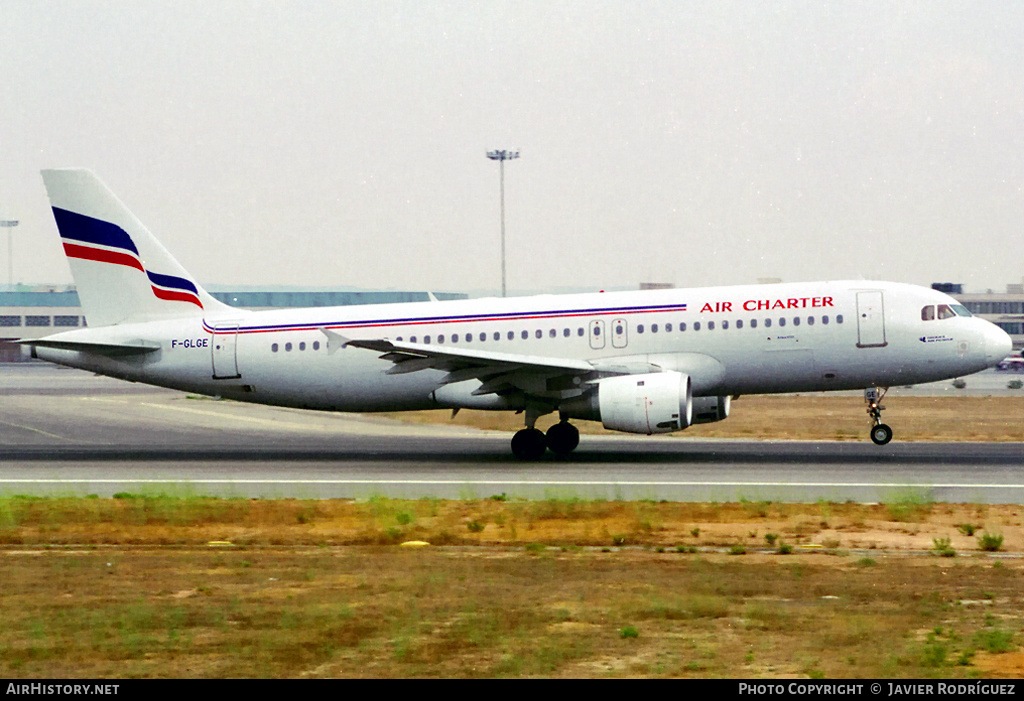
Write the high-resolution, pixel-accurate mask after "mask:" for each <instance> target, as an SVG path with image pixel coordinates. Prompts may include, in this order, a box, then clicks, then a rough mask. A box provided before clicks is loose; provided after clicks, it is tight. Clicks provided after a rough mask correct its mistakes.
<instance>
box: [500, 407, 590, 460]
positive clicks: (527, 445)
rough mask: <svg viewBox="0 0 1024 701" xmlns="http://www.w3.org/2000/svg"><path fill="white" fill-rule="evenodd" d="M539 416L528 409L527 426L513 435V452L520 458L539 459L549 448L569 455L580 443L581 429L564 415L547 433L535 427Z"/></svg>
mask: <svg viewBox="0 0 1024 701" xmlns="http://www.w3.org/2000/svg"><path fill="white" fill-rule="evenodd" d="M536 422H537V416H536V415H534V414H533V413H532V412H530V411H527V414H526V428H524V429H521V430H519V431H517V432H516V434H515V435H514V436H512V454H513V455H515V456H516V457H517V458H519V459H520V460H539V459H540V458H541V457H542V456H543V455H544V452H545V451H546V450H548V449H550V450H551V452H552V453H554V454H555V455H558V456H559V457H561V456H565V455H568V454H569V453H571V452H572V451H574V450H575V449H576V446H578V445H579V444H580V431H579V429H578V428H576V427H575V426H573V425H572V424H571V423H569V422H568V421H567V420H566V419H565V417H564V416H563V417H562V418H561V420H560V421H559V422H558V423H557V424H555V425H554V426H552V427H551V428H549V429H548V432H547V433H546V434H545V433H544V432H543V431H541V430H540V429H538V428H535V427H534V424H535V423H536Z"/></svg>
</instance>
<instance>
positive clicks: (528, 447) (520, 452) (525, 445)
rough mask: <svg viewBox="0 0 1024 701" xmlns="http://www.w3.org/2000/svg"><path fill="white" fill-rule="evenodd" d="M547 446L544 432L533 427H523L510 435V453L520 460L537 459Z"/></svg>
mask: <svg viewBox="0 0 1024 701" xmlns="http://www.w3.org/2000/svg"><path fill="white" fill-rule="evenodd" d="M547 448H548V444H547V441H546V440H545V439H544V433H543V432H542V431H539V430H537V429H535V428H524V429H522V430H521V431H516V435H514V436H512V454H513V455H515V456H516V457H517V458H519V459H520V460H539V459H540V458H541V456H543V455H544V451H545V450H547Z"/></svg>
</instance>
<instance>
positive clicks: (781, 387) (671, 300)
mask: <svg viewBox="0 0 1024 701" xmlns="http://www.w3.org/2000/svg"><path fill="white" fill-rule="evenodd" d="M42 176H43V181H44V184H45V187H46V190H47V194H48V195H49V199H50V203H51V205H52V208H53V214H54V218H55V220H56V224H57V229H58V231H59V233H60V237H61V241H62V243H63V246H64V252H65V254H66V255H67V258H68V262H69V265H70V267H71V272H72V275H73V277H74V280H75V283H76V285H77V288H78V294H79V298H80V301H81V304H82V307H83V310H84V314H85V317H86V322H87V324H88V326H87V327H85V328H79V329H74V330H69V331H63V332H60V333H56V334H53V335H49V336H46V337H42V338H32V339H22V340H21V341H19V342H20V343H23V344H27V345H28V346H30V347H31V349H32V356H33V357H35V358H40V359H43V360H47V361H50V362H53V363H59V364H61V365H68V366H71V367H76V368H81V369H84V370H89V371H92V372H95V373H99V374H101V375H109V376H111V377H116V378H121V379H124V380H130V381H134V382H142V383H147V384H151V385H157V386H160V387H168V388H172V389H177V390H183V391H187V392H193V393H199V394H205V395H212V396H219V397H229V398H231V399H235V400H239V401H243V402H253V403H258V404H270V405H277V406H285V407H297V408H304V409H315V410H326V411H347V412H380V411H399V410H418V409H436V408H448V409H452V411H453V416H454V413H455V412H457V411H458V410H460V409H485V410H505V411H515V412H518V413H522V414H523V415H524V423H525V426H524V428H523V429H521V430H519V431H518V432H516V433H515V434H514V436H513V438H512V446H511V447H512V453H513V454H514V456H515V457H516V458H518V459H520V460H537V459H539V458H541V457H542V456H543V455H544V454H545V453H546V452H547V451H549V450H550V451H551V452H552V453H554V454H555V455H557V456H565V455H567V454H569V453H571V452H572V451H573V450H574V449H575V448H576V447H577V446H578V444H579V441H580V436H579V430H578V429H577V428H576V427H575V426H574V425H573V424H572V423H570V420H572V419H576V420H588V421H600V422H601V424H602V425H603V426H604V427H605V428H607V429H611V430H615V431H621V432H626V433H636V434H660V433H670V432H674V431H681V430H683V429H686V428H687V427H689V426H691V425H694V424H701V423H710V422H715V421H721V420H723V419H726V418H727V417H728V416H729V414H730V411H731V405H732V399H733V398H735V397H737V396H740V395H746V394H772V393H785V392H811V391H826V390H849V389H863V390H864V392H865V399H866V401H867V407H868V408H867V411H868V414H869V416H870V418H871V421H872V425H871V429H870V434H869V435H870V437H871V440H872V441H873V442H874V443H876V444H878V445H885V444H886V443H888V442H889V441H890V440H891V439H892V436H893V431H892V429H891V428H890V427H889V426H888V425H886V424H884V423H882V420H881V412H882V409H883V408H884V407H883V406H882V405H881V399H882V397H884V394H885V391H886V388H888V387H890V386H892V385H909V384H917V383H923V382H932V381H937V380H943V379H949V378H954V377H959V376H962V375H967V374H971V373H974V372H977V371H980V370H984V369H985V368H989V367H992V366H995V365H996V364H998V363H999V362H1000V361H1002V360H1003V359H1004V358H1005V357H1006V356H1007V355H1009V353H1010V351H1011V347H1012V344H1011V341H1010V337H1009V336H1008V335H1007V334H1006V333H1005V332H1004V331H1003V330H1002V329H1000V328H998V327H997V326H995V325H994V324H991V323H989V322H988V321H985V320H982V319H980V318H977V317H974V316H972V315H971V313H970V312H969V311H968V310H967V309H966V308H965V307H964V306H962V305H961V304H959V303H958V302H957V301H956V300H955V299H954V298H952V297H950V296H948V295H946V294H944V293H942V292H937V291H935V290H931V289H928V288H924V287H918V286H914V285H909V284H903V283H895V282H874V281H863V280H862V281H832V282H806V283H787V284H782V283H778V284H770V285H740V286H728V287H705V288H691V289H664V290H647V291H630V292H608V293H604V292H601V293H587V294H570V295H540V296H529V297H512V298H500V299H497V298H487V299H469V300H455V301H444V302H440V301H436V300H432V301H425V302H412V303H400V304H377V305H365V306H347V307H322V308H311V309H287V310H285V309H281V310H265V311H252V310H244V309H238V308H234V307H230V306H228V305H226V304H223V303H221V302H219V301H218V300H216V299H214V298H213V297H212V296H210V295H209V294H208V293H207V292H206V291H205V290H204V289H203V288H202V286H200V285H199V284H198V283H197V282H196V281H195V279H194V278H193V277H192V276H191V275H190V274H189V273H188V272H187V271H186V270H185V269H184V268H183V267H182V266H181V265H180V264H179V263H178V262H177V261H176V260H175V259H174V258H173V257H172V256H171V254H170V253H168V252H167V250H166V249H165V248H164V247H163V246H162V245H161V244H160V243H159V242H158V241H157V239H156V238H155V237H154V236H153V235H152V234H151V233H150V232H149V231H148V230H147V229H146V227H145V226H144V225H143V224H142V223H141V222H140V221H139V220H138V219H136V218H135V216H134V215H132V213H131V212H130V211H129V210H128V208H127V207H126V206H125V205H124V204H122V203H121V201H120V200H119V199H118V198H117V197H116V196H115V195H114V194H113V193H112V192H111V191H110V190H109V189H108V188H107V187H106V185H104V184H103V183H102V182H101V181H100V180H99V179H98V178H97V177H96V176H95V175H94V174H93V173H92V172H91V171H89V170H85V169H56V170H44V171H42ZM556 411H557V412H558V414H559V421H558V423H555V424H554V425H552V426H551V428H550V429H549V430H548V431H547V433H546V434H545V433H544V432H542V431H540V430H539V429H537V428H536V426H535V424H536V421H537V419H538V418H539V417H541V416H544V415H546V414H549V413H553V412H556Z"/></svg>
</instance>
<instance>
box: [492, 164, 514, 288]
mask: <svg viewBox="0 0 1024 701" xmlns="http://www.w3.org/2000/svg"><path fill="white" fill-rule="evenodd" d="M487 157H488V158H490V159H491V160H492V161H497V162H498V172H499V173H500V182H501V296H502V297H504V296H505V295H506V290H505V161H510V160H512V159H513V158H519V149H516V150H515V151H511V150H505V149H500V150H499V149H496V150H494V151H488V152H487Z"/></svg>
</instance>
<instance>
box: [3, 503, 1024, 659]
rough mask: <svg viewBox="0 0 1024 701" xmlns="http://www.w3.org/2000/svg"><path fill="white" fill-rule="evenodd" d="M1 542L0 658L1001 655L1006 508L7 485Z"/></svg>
mask: <svg viewBox="0 0 1024 701" xmlns="http://www.w3.org/2000/svg"><path fill="white" fill-rule="evenodd" d="M986 535H987V536H989V537H990V538H994V537H995V536H1001V540H1000V541H998V548H999V549H998V550H995V551H985V550H983V546H984V541H983V540H982V538H983V536H986ZM415 543H429V544H430V545H425V544H424V545H410V544H415ZM0 544H2V547H0V579H2V580H3V582H4V596H3V597H2V599H0V619H2V620H3V621H4V626H2V627H0V676H4V677H22V678H25V677H72V676H80V677H136V676H140V677H231V676H240V677H263V676H266V677H298V676H311V677H327V676H331V677H364V676H375V677H467V676H478V677H521V676H527V677H530V676H535V677H623V676H643V677H652V676H666V677H707V676H720V677H740V678H744V677H764V678H773V677H775V678H777V677H812V678H816V677H817V678H820V677H893V678H896V677H906V678H915V677H954V678H970V677H978V676H982V677H997V676H1011V677H1012V676H1018V675H1020V674H1021V673H1024V667H1022V661H1024V657H1022V655H1021V653H1020V651H1019V646H1020V644H1021V642H1024V637H1022V635H1024V634H1022V631H1024V615H1022V613H1021V611H1022V609H1024V560H1022V558H1021V557H1020V554H1021V552H1022V551H1024V517H1022V509H1021V507H1017V506H1000V505H995V506H965V505H944V504H932V503H928V502H927V501H925V500H924V499H922V498H920V497H919V496H918V495H915V494H912V493H908V494H906V495H904V496H902V497H899V498H897V499H894V501H892V502H890V503H886V504H878V505H860V504H833V503H819V504H778V503H769V502H744V503H738V504H684V503H648V502H603V501H580V500H558V499H550V500H545V501H532V502H527V501H521V502H519V501H501V500H496V499H485V500H476V501H440V500H429V499H423V500H385V499H372V500H369V501H364V502H356V501H347V500H320V501H299V500H280V501H260V500H245V499H238V500H220V499H201V498H191V499H180V498H162V497H151V496H150V497H141V496H132V495H122V496H121V497H120V498H116V499H81V498H79V499H25V498H5V499H2V500H0Z"/></svg>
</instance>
